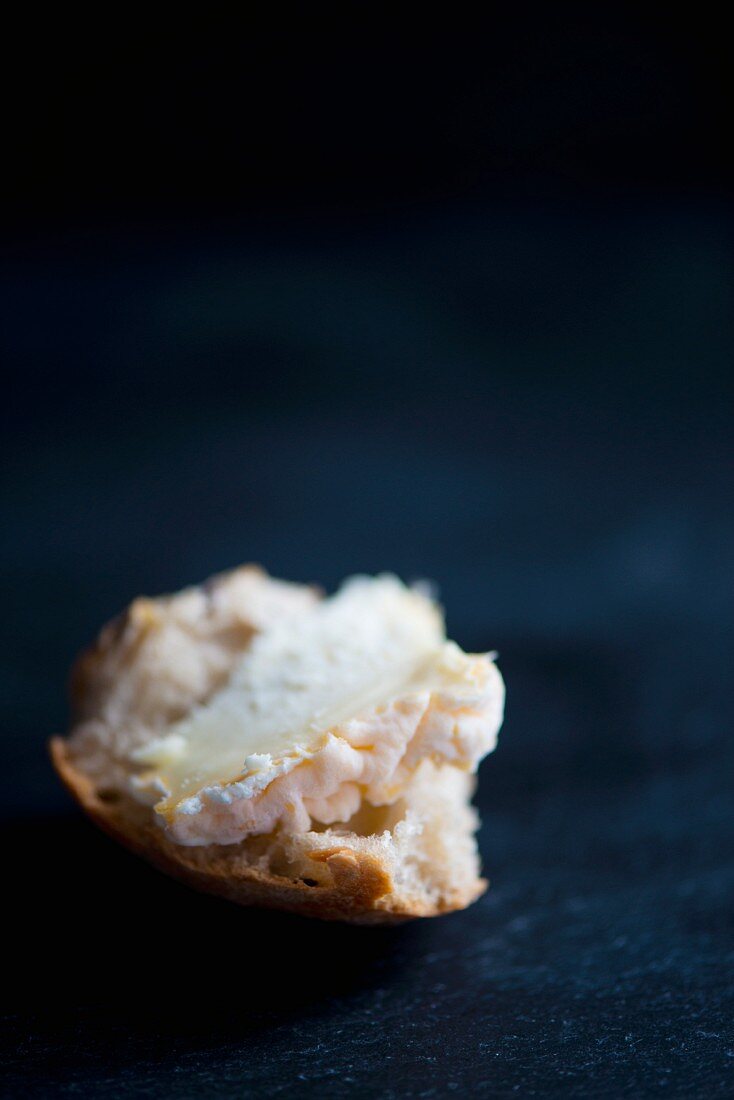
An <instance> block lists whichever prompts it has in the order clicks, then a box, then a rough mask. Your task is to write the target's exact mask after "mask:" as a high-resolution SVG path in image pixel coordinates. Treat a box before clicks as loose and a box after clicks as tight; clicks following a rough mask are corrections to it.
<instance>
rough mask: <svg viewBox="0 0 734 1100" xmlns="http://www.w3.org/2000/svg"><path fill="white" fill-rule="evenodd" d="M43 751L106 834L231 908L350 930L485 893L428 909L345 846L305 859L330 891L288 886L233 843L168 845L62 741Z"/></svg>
mask: <svg viewBox="0 0 734 1100" xmlns="http://www.w3.org/2000/svg"><path fill="white" fill-rule="evenodd" d="M49 751H50V754H51V759H52V762H53V765H54V767H55V769H56V771H57V773H58V775H59V777H60V778H61V780H62V782H63V784H64V786H65V787H66V788H67V790H68V791H69V792H70V794H71V795H72V797H73V798H74V799H75V800H76V802H77V803H78V804H79V805H80V806H81V808H82V809H83V810H84V811H85V813H86V814H87V815H88V816H89V817H90V818H91V819H92V821H93V822H94V823H95V824H96V825H98V826H99V827H100V828H101V829H102V830H104V832H106V833H107V834H108V835H109V836H111V837H112V838H113V839H115V840H117V841H118V842H119V843H120V844H122V845H123V846H124V847H126V848H128V849H129V850H130V851H132V852H134V853H136V854H137V855H139V856H141V857H142V858H143V859H145V860H146V861H147V862H148V863H151V864H152V865H153V866H155V867H157V868H158V869H159V870H161V871H163V872H165V873H166V874H168V875H170V876H171V877H173V878H175V879H178V880H180V881H181V882H184V883H186V884H187V885H189V886H191V887H193V888H194V889H195V890H198V891H201V892H202V893H206V894H214V895H216V896H218V897H222V898H226V899H227V900H229V901H232V902H235V903H236V904H237V905H245V906H259V907H264V908H270V909H281V910H286V911H288V912H292V913H301V914H303V915H304V916H308V917H316V918H318V919H320V920H337V921H347V922H351V923H353V924H398V923H401V922H403V921H406V920H411V919H413V918H416V917H433V916H439V915H440V914H442V913H447V912H451V911H453V910H456V909H464V908H466V906H468V905H470V904H471V903H472V902H473V901H475V900H476V899H477V898H478V897H480V896H481V894H483V893H484V891H485V889H486V887H487V883H486V881H485V880H484V879H480V878H477V879H475V881H474V882H473V883H472V884H471V885H470V886H468V887H466V888H465V889H463V890H456V891H454V892H452V893H451V895H450V896H448V897H446V896H444V897H443V898H441V899H440V901H438V902H437V903H436V904H434V905H431V904H427V903H426V902H425V901H424V900H423V899H421V898H416V897H407V896H404V895H399V894H397V893H395V892H394V891H393V882H392V877H391V874H390V869H389V866H388V865H387V863H386V862H384V861H382V860H380V859H379V858H378V857H377V856H375V855H372V854H369V853H365V852H359V851H354V850H353V849H352V848H349V847H343V848H340V847H333V848H330V849H327V850H323V849H321V850H317V851H314V852H313V853H312V854H311V857H310V858H311V859H313V860H314V861H315V862H320V863H325V864H326V866H327V867H328V869H329V871H330V873H331V880H332V884H331V885H316V886H314V885H309V884H308V883H307V882H305V881H294V880H292V879H289V878H286V877H284V876H281V875H276V874H273V873H272V872H270V871H265V870H262V869H260V868H259V867H254V866H252V865H248V864H245V863H244V862H243V860H242V858H241V856H240V854H239V847H238V845H207V846H204V847H186V846H183V845H180V844H176V843H174V842H173V841H172V840H171V839H170V838H169V837H168V836H167V835H166V833H165V832H164V831H163V830H162V829H161V828H160V827H159V826H158V825H157V824H156V822H155V820H154V818H153V814H152V811H151V810H149V809H147V808H146V807H143V806H139V805H138V804H137V803H135V802H133V801H132V800H131V799H129V798H127V797H125V796H124V795H120V794H118V793H117V792H110V794H109V795H107V794H106V793H105V792H104V791H100V790H99V789H98V788H97V787H96V785H95V783H94V782H93V780H92V779H91V778H90V777H89V776H88V775H86V774H85V773H84V772H83V771H82V770H80V769H79V768H78V767H76V766H75V764H74V761H73V759H72V757H71V754H70V752H69V748H68V742H67V741H66V740H64V738H61V737H54V738H52V739H51V741H50V742H49ZM238 857H239V858H238Z"/></svg>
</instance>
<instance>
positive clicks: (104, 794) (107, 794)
mask: <svg viewBox="0 0 734 1100" xmlns="http://www.w3.org/2000/svg"><path fill="white" fill-rule="evenodd" d="M121 797H122V795H121V793H120V791H115V790H112V789H111V788H109V787H101V788H100V789H99V790H98V791H97V798H98V799H99V801H100V802H105V803H106V804H107V805H108V806H111V805H114V803H115V802H119V801H120V799H121Z"/></svg>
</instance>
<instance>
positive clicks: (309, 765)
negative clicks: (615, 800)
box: [130, 577, 504, 844]
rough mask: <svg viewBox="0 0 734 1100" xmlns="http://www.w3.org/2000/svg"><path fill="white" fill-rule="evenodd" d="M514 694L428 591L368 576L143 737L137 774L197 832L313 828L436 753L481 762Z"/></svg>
mask: <svg viewBox="0 0 734 1100" xmlns="http://www.w3.org/2000/svg"><path fill="white" fill-rule="evenodd" d="M503 702H504V687H503V684H502V680H501V677H500V675H499V673H498V671H497V669H496V668H495V666H494V664H493V663H492V661H491V659H490V658H489V657H488V656H486V655H468V654H465V653H463V652H462V651H461V650H460V649H459V648H458V647H457V646H455V645H454V644H453V643H452V642H448V641H446V638H445V632H444V627H443V621H442V617H441V615H440V612H439V610H438V608H437V607H436V605H435V604H434V603H433V602H432V600H431V599H430V598H429V597H428V596H426V595H425V594H424V593H422V592H420V591H417V590H415V589H410V588H407V587H405V586H404V585H403V584H401V583H400V582H399V581H398V580H397V579H396V578H394V577H378V578H355V579H353V580H352V581H350V582H348V583H347V584H346V585H345V586H344V587H343V588H342V589H341V591H340V592H339V593H338V594H337V595H336V596H334V597H332V598H331V599H329V600H325V601H323V602H321V603H316V604H313V605H310V606H306V607H305V608H304V609H303V611H301V612H300V613H299V614H297V615H291V616H290V617H289V618H287V619H286V620H281V621H276V622H275V623H274V624H273V625H271V626H269V627H268V628H266V629H265V630H263V632H262V633H261V634H259V635H257V636H256V637H255V638H254V640H253V641H252V642H251V644H250V646H249V648H248V649H247V650H246V651H245V652H244V653H243V654H241V656H239V657H238V659H237V660H236V662H235V663H234V666H233V668H232V670H231V672H230V675H229V678H228V680H227V682H226V683H225V684H224V685H223V686H222V687H221V688H220V690H219V691H217V692H216V693H215V694H214V695H213V696H212V697H211V698H209V699H208V700H207V701H206V703H204V704H203V705H199V706H197V707H195V708H194V709H192V710H191V712H190V713H189V714H188V715H187V716H186V717H185V718H183V719H182V720H180V721H178V722H175V723H173V724H171V725H170V726H168V727H167V729H166V730H165V733H163V735H162V736H160V737H157V738H155V739H154V740H150V741H148V743H147V744H145V745H143V746H142V747H139V748H137V750H136V751H135V752H134V753H133V754H132V757H131V766H133V767H134V774H133V775H132V777H131V780H130V782H131V786H132V789H133V790H134V791H135V793H136V795H137V797H139V798H141V799H145V800H147V801H150V802H153V803H154V804H155V808H156V811H157V813H158V814H159V817H160V820H161V822H162V823H164V824H165V827H166V828H167V829H168V830H169V831H170V832H171V834H172V835H173V837H174V838H175V839H176V840H178V841H179V842H180V843H183V844H209V843H219V844H229V843H236V842H237V841H239V840H241V839H243V838H244V837H246V836H249V835H253V834H258V833H268V832H271V831H272V830H273V829H275V828H276V827H278V826H283V827H285V828H287V829H289V830H291V831H295V832H298V831H304V830H306V829H309V828H311V827H312V826H313V824H314V823H321V824H332V823H334V822H339V821H346V820H348V819H349V817H351V816H352V814H354V813H355V812H356V811H357V810H358V809H359V808H360V805H361V803H362V802H363V801H368V802H370V803H372V804H373V805H385V804H390V803H393V802H395V801H396V800H398V799H399V798H400V796H401V793H402V791H403V789H404V787H405V785H406V783H408V782H409V781H410V778H411V777H412V775H413V774H414V772H415V770H416V768H417V767H418V766H419V765H420V763H421V762H422V761H423V760H425V759H427V758H429V759H432V760H433V761H435V762H447V763H451V764H453V765H455V766H456V767H459V768H461V769H463V770H473V769H475V768H476V766H477V764H478V762H479V760H480V759H481V758H482V757H483V756H484V755H485V754H486V753H487V752H490V751H491V750H492V749H493V748H494V745H495V742H496V735H497V730H498V728H499V725H500V723H501V720H502V709H503Z"/></svg>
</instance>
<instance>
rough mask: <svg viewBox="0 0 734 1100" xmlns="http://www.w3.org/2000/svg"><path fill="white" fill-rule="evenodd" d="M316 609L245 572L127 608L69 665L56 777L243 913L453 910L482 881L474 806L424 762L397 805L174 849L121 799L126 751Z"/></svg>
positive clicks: (460, 774) (460, 785)
mask: <svg viewBox="0 0 734 1100" xmlns="http://www.w3.org/2000/svg"><path fill="white" fill-rule="evenodd" d="M271 586H274V587H271ZM315 598H316V597H315V595H314V593H313V592H312V591H311V590H307V589H303V588H300V587H299V586H285V585H282V586H280V587H279V582H272V581H270V579H269V578H267V577H266V576H265V575H264V574H262V573H261V572H259V571H257V570H254V569H251V568H247V569H242V570H236V571H234V572H232V573H230V574H225V575H223V576H222V577H220V578H215V579H214V581H213V582H209V584H208V586H206V587H205V588H202V589H192V590H186V591H185V592H184V593H181V594H179V595H177V596H174V597H168V598H165V599H160V600H144V601H136V602H135V603H134V604H133V605H132V606H131V608H130V610H129V611H128V612H127V613H126V615H125V616H123V617H122V619H120V620H117V621H116V622H115V623H113V624H111V625H110V626H108V627H107V628H105V630H104V631H103V632H102V634H101V636H100V639H99V641H98V642H97V644H96V646H95V647H93V649H92V650H91V651H90V652H89V653H87V654H85V655H83V656H82V658H81V659H80V661H79V662H78V663H77V666H76V668H75V671H74V673H73V677H72V694H73V701H74V710H75V719H76V725H75V730H74V732H73V736H72V737H71V738H69V739H63V738H60V737H56V738H53V739H52V741H51V743H50V751H51V757H52V760H53V763H54V766H55V768H56V770H57V772H58V774H59V776H60V777H61V779H62V780H63V782H64V784H65V786H66V787H67V789H68V790H69V791H70V793H71V794H72V795H73V797H74V798H75V799H76V800H77V802H78V803H79V805H80V806H81V807H82V809H83V810H84V811H85V812H86V813H87V814H88V815H89V816H90V818H91V819H92V820H93V821H94V822H95V823H96V824H97V825H98V826H100V827H101V828H102V829H103V830H104V831H105V832H107V833H108V834H109V835H110V836H112V837H114V838H115V839H116V840H117V841H119V842H120V843H121V844H123V845H124V846H125V847H127V848H129V849H130V850H132V851H133V852H135V853H137V854H138V855H140V856H142V857H143V858H144V859H146V860H147V861H149V862H150V863H152V864H153V865H154V866H156V867H158V868H159V869H160V870H162V871H164V872H166V873H167V874H169V875H171V876H173V877H174V878H177V879H180V880H181V881H183V882H185V883H187V884H189V885H190V886H193V887H194V888H195V889H197V890H201V891H203V892H206V893H210V894H216V895H219V896H221V897H224V898H227V899H229V900H231V901H234V902H236V903H238V904H240V905H258V906H265V907H270V908H277V909H284V910H288V911H291V912H298V913H302V914H305V915H308V916H313V917H319V918H321V919H325V920H341V921H351V922H354V923H361V924H382V923H395V922H399V921H403V920H407V919H410V918H413V917H424V916H436V915H438V914H441V913H446V912H449V911H451V910H455V909H462V908H464V907H466V906H467V905H469V904H470V903H471V902H473V901H474V900H475V899H476V898H477V897H479V896H480V895H481V894H482V893H483V891H484V890H485V888H486V882H485V881H484V880H483V879H482V878H481V877H480V875H479V858H478V852H477V847H476V842H475V839H474V832H475V830H476V828H477V825H478V818H477V815H476V812H475V810H474V809H473V807H472V806H471V805H470V797H471V794H472V791H473V788H474V778H473V776H472V775H471V774H469V773H468V772H467V771H466V770H462V769H461V768H459V767H455V766H453V765H451V764H448V763H445V762H438V761H435V760H433V759H431V758H426V759H425V760H423V761H422V762H421V763H419V765H418V766H417V767H416V769H415V771H414V773H413V774H412V776H411V778H410V779H409V781H408V782H407V783H406V785H405V787H404V789H403V790H402V792H401V794H400V797H399V798H398V799H397V800H396V801H394V802H393V803H392V804H391V805H380V806H373V805H370V804H368V803H363V804H362V805H361V806H360V808H359V809H358V810H357V812H356V813H355V814H353V815H352V817H351V818H350V819H349V820H348V821H346V822H338V823H335V824H331V825H328V826H325V825H323V824H318V823H316V822H314V823H312V826H313V827H312V828H311V829H310V830H307V831H288V830H287V829H284V828H278V829H276V830H274V831H273V832H271V833H268V834H265V835H252V836H245V837H243V838H242V839H241V840H240V841H239V842H238V843H223V844H210V843H207V844H199V845H196V846H187V845H186V844H181V843H177V842H176V840H174V839H173V838H172V836H171V835H170V834H169V832H168V831H166V830H164V829H163V828H162V827H161V823H160V821H159V820H157V818H156V814H155V813H154V811H153V809H152V808H151V807H150V806H148V805H144V804H142V803H141V802H140V801H138V800H136V799H135V798H134V797H132V796H131V793H130V790H129V788H128V787H126V784H125V782H124V778H125V765H124V759H125V755H126V754H127V753H129V752H130V751H131V748H132V749H134V748H135V747H136V745H138V744H140V743H141V741H142V742H143V743H144V741H145V738H146V737H148V738H149V737H150V731H151V729H152V730H153V731H155V730H163V731H165V730H166V728H167V727H168V725H169V723H170V722H171V721H172V720H175V718H176V717H178V716H180V715H181V714H184V713H186V711H187V710H188V709H190V708H191V707H192V706H195V705H198V704H201V703H202V702H203V701H206V700H207V699H208V698H209V697H210V696H211V695H212V694H213V693H214V692H215V691H216V690H217V688H218V687H219V686H220V685H221V683H222V681H223V680H224V679H225V677H226V673H227V669H228V668H229V667H230V666H231V662H232V655H233V654H235V653H240V652H241V651H242V650H243V648H245V647H246V646H247V645H248V642H249V640H250V638H251V637H252V636H253V635H254V634H255V633H257V631H258V630H262V629H266V628H267V624H268V621H269V620H270V619H272V618H273V617H275V618H278V617H282V616H283V615H287V614H289V613H291V611H293V612H296V611H298V610H299V609H302V608H303V607H304V606H307V605H308V604H309V602H310V601H312V600H314V599H315ZM182 670H183V674H181V673H182ZM143 719H144V721H143Z"/></svg>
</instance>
